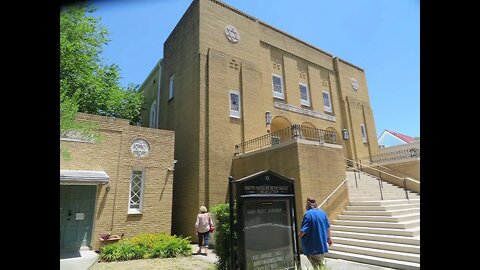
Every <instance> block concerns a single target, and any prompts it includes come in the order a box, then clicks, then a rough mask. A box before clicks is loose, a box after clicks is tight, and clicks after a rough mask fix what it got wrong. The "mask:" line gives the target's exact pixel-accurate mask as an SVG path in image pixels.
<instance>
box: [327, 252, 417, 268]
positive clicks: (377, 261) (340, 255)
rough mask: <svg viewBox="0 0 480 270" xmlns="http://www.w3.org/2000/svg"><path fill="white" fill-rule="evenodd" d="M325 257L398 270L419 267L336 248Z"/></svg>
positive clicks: (411, 263) (409, 263) (410, 263)
mask: <svg viewBox="0 0 480 270" xmlns="http://www.w3.org/2000/svg"><path fill="white" fill-rule="evenodd" d="M327 258H333V259H342V260H349V261H354V262H360V263H366V264H373V265H379V266H384V267H389V268H394V269H400V270H419V269H420V264H419V263H414V262H406V261H400V260H393V259H385V258H379V257H375V256H368V255H361V254H354V253H349V252H342V251H336V250H332V251H329V252H328V253H327Z"/></svg>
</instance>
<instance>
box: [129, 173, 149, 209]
mask: <svg viewBox="0 0 480 270" xmlns="http://www.w3.org/2000/svg"><path fill="white" fill-rule="evenodd" d="M144 183H145V177H144V171H142V170H133V171H132V178H131V180H130V196H129V200H128V213H129V214H139V213H142V206H143V190H144Z"/></svg>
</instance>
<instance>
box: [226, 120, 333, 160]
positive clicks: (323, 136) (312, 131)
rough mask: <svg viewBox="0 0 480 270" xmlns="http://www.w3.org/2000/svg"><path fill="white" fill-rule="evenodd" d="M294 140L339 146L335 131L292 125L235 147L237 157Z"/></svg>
mask: <svg viewBox="0 0 480 270" xmlns="http://www.w3.org/2000/svg"><path fill="white" fill-rule="evenodd" d="M293 139H304V140H309V141H316V142H319V144H324V143H332V144H338V143H337V137H336V133H335V132H333V131H326V130H323V129H318V128H311V127H304V126H301V125H292V126H290V127H287V128H284V129H282V130H278V131H275V132H272V133H269V134H265V135H263V136H260V137H257V138H254V139H251V140H248V141H245V142H243V143H240V144H237V145H235V156H236V155H239V154H245V153H248V152H252V151H255V150H259V149H263V148H268V147H271V146H273V145H276V144H280V143H284V142H287V141H290V140H293Z"/></svg>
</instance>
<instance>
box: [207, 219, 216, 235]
mask: <svg viewBox="0 0 480 270" xmlns="http://www.w3.org/2000/svg"><path fill="white" fill-rule="evenodd" d="M208 223H209V224H210V233H213V231H214V230H215V227H214V226H213V224H212V217H211V216H210V215H208Z"/></svg>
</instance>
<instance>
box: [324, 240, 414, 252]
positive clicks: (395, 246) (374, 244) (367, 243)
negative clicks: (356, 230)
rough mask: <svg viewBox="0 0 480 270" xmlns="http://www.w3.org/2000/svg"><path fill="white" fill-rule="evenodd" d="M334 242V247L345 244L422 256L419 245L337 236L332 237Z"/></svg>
mask: <svg viewBox="0 0 480 270" xmlns="http://www.w3.org/2000/svg"><path fill="white" fill-rule="evenodd" d="M332 241H333V243H334V245H337V244H343V245H349V246H358V247H367V248H376V249H381V250H390V251H397V252H407V253H415V254H420V246H419V245H408V244H399V243H390V242H380V241H371V240H363V239H352V238H344V237H335V236H332Z"/></svg>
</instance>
